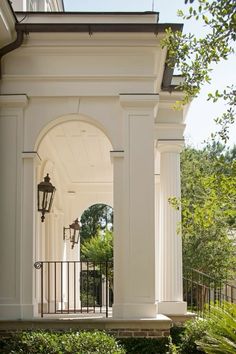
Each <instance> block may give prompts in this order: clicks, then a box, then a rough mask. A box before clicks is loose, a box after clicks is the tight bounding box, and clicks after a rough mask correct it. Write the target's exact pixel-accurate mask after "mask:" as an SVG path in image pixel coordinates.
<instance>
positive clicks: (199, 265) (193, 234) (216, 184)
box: [172, 144, 236, 280]
mask: <svg viewBox="0 0 236 354" xmlns="http://www.w3.org/2000/svg"><path fill="white" fill-rule="evenodd" d="M222 149H223V147H222V146H221V145H219V144H215V145H213V146H207V147H206V148H204V149H203V150H195V149H193V148H186V149H185V150H184V151H183V153H182V156H181V180H182V199H181V207H182V238H183V262H184V267H185V268H187V267H188V268H195V269H198V270H200V271H203V272H205V273H207V274H209V275H211V276H213V277H215V278H217V279H219V280H223V279H226V278H229V277H230V275H232V274H233V273H234V272H235V270H236V256H235V237H236V160H235V151H236V148H235V147H234V148H233V149H228V150H227V151H226V153H222ZM172 203H173V204H175V206H176V207H177V208H178V207H179V206H180V205H179V204H180V203H179V201H178V200H175V199H174V200H172Z"/></svg>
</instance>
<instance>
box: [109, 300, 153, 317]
mask: <svg viewBox="0 0 236 354" xmlns="http://www.w3.org/2000/svg"><path fill="white" fill-rule="evenodd" d="M156 315H157V305H156V304H155V303H154V304H144V303H135V304H130V303H125V304H114V305H113V306H112V317H113V318H114V319H142V318H156Z"/></svg>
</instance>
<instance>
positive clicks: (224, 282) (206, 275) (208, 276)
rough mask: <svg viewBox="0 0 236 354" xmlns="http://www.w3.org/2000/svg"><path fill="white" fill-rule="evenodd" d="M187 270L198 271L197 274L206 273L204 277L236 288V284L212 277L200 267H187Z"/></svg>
mask: <svg viewBox="0 0 236 354" xmlns="http://www.w3.org/2000/svg"><path fill="white" fill-rule="evenodd" d="M186 270H187V271H188V270H189V271H190V272H192V273H193V272H195V273H197V274H200V275H204V277H206V278H209V279H211V280H212V281H213V282H215V283H221V284H223V285H228V286H231V287H232V288H234V289H236V286H235V285H233V284H229V283H228V282H227V281H224V280H219V279H216V278H214V277H212V276H211V275H209V274H206V273H204V272H202V271H201V270H198V269H195V268H186ZM183 278H185V279H186V277H185V276H183Z"/></svg>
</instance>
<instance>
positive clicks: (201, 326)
mask: <svg viewBox="0 0 236 354" xmlns="http://www.w3.org/2000/svg"><path fill="white" fill-rule="evenodd" d="M208 327H209V323H208V321H206V320H203V319H194V320H191V321H188V322H186V324H185V326H184V329H185V330H184V333H183V334H182V335H181V343H180V346H179V349H180V353H183V354H186V353H188V354H197V353H199V354H200V353H204V351H201V350H200V349H198V348H197V345H196V341H197V340H200V339H202V337H203V336H204V335H205V333H206V330H207V328H208Z"/></svg>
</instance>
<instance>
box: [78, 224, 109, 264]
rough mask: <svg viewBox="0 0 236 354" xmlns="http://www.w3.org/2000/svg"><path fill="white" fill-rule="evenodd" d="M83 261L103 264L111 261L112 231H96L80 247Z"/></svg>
mask: <svg viewBox="0 0 236 354" xmlns="http://www.w3.org/2000/svg"><path fill="white" fill-rule="evenodd" d="M81 254H82V257H83V259H84V260H88V261H94V262H105V261H111V260H112V259H113V234H112V231H109V230H108V229H106V230H105V231H98V232H97V235H95V236H93V237H91V238H90V239H88V240H87V241H85V242H84V244H83V245H82V246H81Z"/></svg>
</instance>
